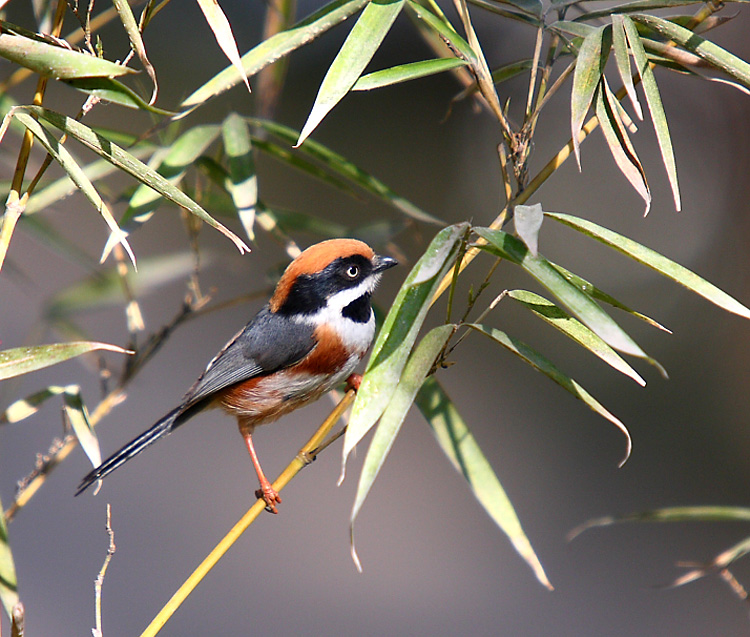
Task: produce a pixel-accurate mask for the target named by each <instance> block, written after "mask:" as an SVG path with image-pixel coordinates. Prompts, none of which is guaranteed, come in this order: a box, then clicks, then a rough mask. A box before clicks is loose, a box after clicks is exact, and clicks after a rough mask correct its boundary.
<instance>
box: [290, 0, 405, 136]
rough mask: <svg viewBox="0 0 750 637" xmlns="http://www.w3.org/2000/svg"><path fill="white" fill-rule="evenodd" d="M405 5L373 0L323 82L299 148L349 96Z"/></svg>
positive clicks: (399, 1) (401, 0) (401, 1)
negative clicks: (337, 105)
mask: <svg viewBox="0 0 750 637" xmlns="http://www.w3.org/2000/svg"><path fill="white" fill-rule="evenodd" d="M404 2H405V0H371V1H370V2H369V3H368V4H367V6H366V7H365V8H364V10H363V11H362V14H361V15H360V16H359V19H358V20H357V22H356V24H355V25H354V27H352V30H351V32H350V33H349V35H348V36H347V38H346V41H345V42H344V44H343V46H342V47H341V50H340V51H339V53H338V55H337V56H336V59H335V60H334V61H333V63H332V64H331V66H330V68H329V69H328V72H327V73H326V76H325V77H324V78H323V83H322V84H321V85H320V89H319V90H318V95H317V97H316V98H315V103H314V104H313V107H312V110H311V111H310V115H308V117H307V121H306V122H305V125H304V126H303V127H302V131H301V132H300V136H299V139H298V140H297V143H296V144H295V145H296V146H301V145H302V143H303V142H304V141H305V140H306V139H307V138H308V137H309V136H310V133H312V132H313V131H314V130H315V129H316V128H317V126H318V124H320V122H321V121H323V118H324V117H325V116H326V115H327V114H328V112H329V111H330V110H331V109H332V108H333V107H334V106H336V104H338V103H339V101H341V99H342V98H343V97H344V95H346V94H347V93H348V92H349V89H351V87H352V86H353V85H354V83H355V82H356V81H357V79H358V78H359V76H360V75H361V74H362V71H364V70H365V67H366V66H367V65H368V64H369V62H370V60H371V59H372V56H373V55H375V51H377V50H378V48H379V47H380V43H381V42H382V41H383V38H385V36H386V34H387V33H388V31H390V29H391V25H392V24H393V22H394V20H395V19H396V18H397V17H398V14H399V13H401V9H402V8H403V6H404Z"/></svg>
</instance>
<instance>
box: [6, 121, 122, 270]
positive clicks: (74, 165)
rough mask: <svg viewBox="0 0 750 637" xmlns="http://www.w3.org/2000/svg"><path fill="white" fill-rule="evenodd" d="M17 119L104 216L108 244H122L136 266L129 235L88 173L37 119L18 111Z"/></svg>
mask: <svg viewBox="0 0 750 637" xmlns="http://www.w3.org/2000/svg"><path fill="white" fill-rule="evenodd" d="M15 117H16V119H18V121H20V122H21V123H22V124H23V125H24V126H26V128H28V129H29V131H31V132H32V133H33V134H34V137H36V138H37V139H38V140H39V142H40V143H41V144H42V146H44V148H45V150H46V151H47V152H48V153H49V154H50V155H51V156H52V157H53V158H54V159H55V161H57V163H58V164H60V166H62V168H63V170H65V172H66V173H68V177H70V179H71V181H72V182H73V183H74V184H75V185H76V186H77V187H78V188H79V189H80V190H81V192H82V193H83V194H84V196H85V197H86V199H88V200H89V201H90V202H91V205H92V206H94V208H95V209H96V211H97V212H98V213H99V214H100V215H101V216H102V219H104V222H105V223H106V224H107V226H109V229H110V238H109V241H108V242H107V243H108V244H109V242H110V241H111V243H112V245H115V244H117V243H120V244H122V247H123V248H124V249H125V251H126V252H127V254H128V256H129V257H130V260H131V261H132V262H133V265H134V266H135V263H136V261H135V254H134V253H133V250H132V248H131V247H130V244H129V243H128V239H127V235H126V234H125V233H124V232H122V230H120V227H119V226H118V225H117V222H116V221H115V218H114V217H113V216H112V213H111V212H110V211H109V208H108V206H107V205H106V204H105V203H104V201H103V200H102V198H101V196H100V195H99V192H98V191H97V190H96V188H95V187H94V184H92V183H91V180H89V178H88V177H87V176H86V173H84V172H83V169H82V168H81V167H80V166H79V165H78V162H76V160H75V159H74V158H73V156H72V155H71V154H70V153H69V152H68V150H67V149H66V148H65V146H64V145H63V144H60V142H59V141H58V140H57V138H55V136H54V135H52V133H50V132H49V131H48V130H47V129H46V128H44V126H42V125H41V124H40V123H39V122H38V121H37V120H36V119H34V118H33V117H31V116H30V115H28V114H26V113H23V112H20V111H16V113H15ZM105 257H106V253H105V254H104V255H103V256H102V261H104V258H105Z"/></svg>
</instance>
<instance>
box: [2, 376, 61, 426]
mask: <svg viewBox="0 0 750 637" xmlns="http://www.w3.org/2000/svg"><path fill="white" fill-rule="evenodd" d="M65 391H66V388H65V387H60V386H59V385H50V386H49V387H45V388H44V389H42V390H41V391H38V392H34V393H33V394H31V395H30V396H26V398H21V399H20V400H16V401H14V402H12V403H11V404H10V405H9V406H8V408H7V409H6V410H5V411H4V412H3V413H2V414H0V423H6V422H7V423H10V424H13V423H17V422H21V421H22V420H25V419H26V418H28V417H30V416H33V415H34V414H35V413H37V412H38V411H39V407H40V406H41V405H42V404H43V403H45V402H46V401H47V400H49V399H50V398H52V397H54V396H59V395H60V394H64V393H65Z"/></svg>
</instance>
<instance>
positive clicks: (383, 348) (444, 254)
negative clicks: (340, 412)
mask: <svg viewBox="0 0 750 637" xmlns="http://www.w3.org/2000/svg"><path fill="white" fill-rule="evenodd" d="M468 229H469V224H467V223H460V224H456V225H453V226H448V227H447V228H444V229H443V230H441V231H440V232H438V234H437V235H436V236H435V238H434V239H433V240H432V242H431V243H430V245H429V246H428V248H427V250H426V251H425V253H424V254H423V255H422V257H421V258H420V259H419V261H417V263H416V264H415V265H414V267H413V268H412V270H411V272H410V273H409V275H408V276H407V277H406V280H405V281H404V283H403V285H402V286H401V289H400V290H399V292H398V294H397V295H396V299H395V300H394V302H393V305H392V306H391V309H390V311H389V312H388V316H387V317H386V319H385V321H384V323H383V327H382V328H381V329H380V333H379V334H378V337H377V339H376V340H375V344H374V345H373V348H372V353H371V354H370V359H369V361H368V363H367V369H366V373H365V375H364V378H363V379H362V384H361V386H360V388H359V391H358V392H357V399H356V401H355V403H354V406H353V407H352V416H351V418H350V420H349V426H348V427H347V430H346V436H345V438H344V448H343V452H342V466H341V478H340V480H343V478H344V472H345V469H346V459H347V458H348V457H349V454H350V453H351V451H352V450H353V449H354V447H355V446H356V445H357V443H358V442H359V441H360V440H362V438H363V437H364V436H365V435H366V434H367V432H368V431H369V430H370V428H371V427H372V426H373V425H374V424H375V422H376V421H377V420H378V418H380V416H381V415H382V414H383V411H384V410H385V408H386V407H387V406H388V403H389V402H390V400H391V398H392V396H393V392H394V390H395V389H396V386H397V385H398V383H399V381H400V380H401V376H402V372H403V369H404V365H406V360H407V358H408V357H409V353H410V352H411V349H412V346H413V345H414V341H415V340H416V338H417V334H418V333H419V330H420V328H421V327H422V323H423V322H424V319H425V317H426V315H427V311H428V310H429V308H430V303H431V301H432V297H433V295H434V294H435V290H437V288H438V286H439V285H440V281H441V279H442V278H443V276H444V275H445V274H446V273H447V272H448V270H449V269H450V268H451V267H452V265H453V262H454V260H455V259H456V256H457V254H458V249H459V246H460V244H461V241H462V240H463V237H464V236H465V234H466V232H467V231H468Z"/></svg>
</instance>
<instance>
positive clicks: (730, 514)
mask: <svg viewBox="0 0 750 637" xmlns="http://www.w3.org/2000/svg"><path fill="white" fill-rule="evenodd" d="M623 522H750V509H748V508H747V507H730V506H686V507H666V508H664V509H654V510H652V511H639V512H637V513H628V514H627V515H616V516H615V515H607V516H605V517H601V518H594V519H591V520H587V521H586V522H584V523H583V524H581V525H579V526H577V527H576V528H574V529H573V530H572V531H571V532H570V533H568V540H574V539H575V538H577V537H578V536H579V535H580V534H581V533H583V532H584V531H587V530H588V529H593V528H597V527H600V526H611V525H613V524H621V523H623Z"/></svg>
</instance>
